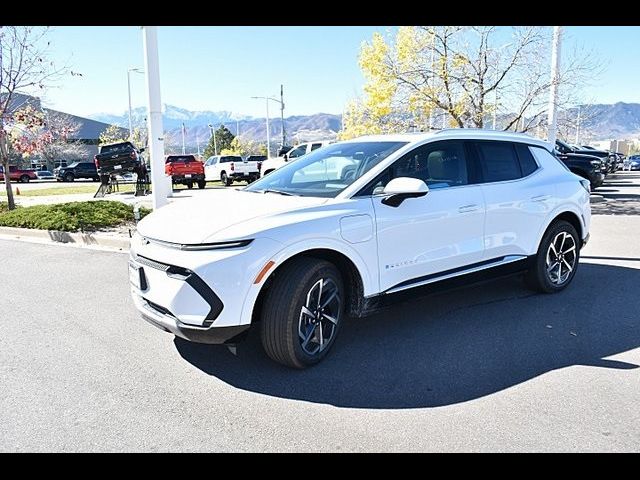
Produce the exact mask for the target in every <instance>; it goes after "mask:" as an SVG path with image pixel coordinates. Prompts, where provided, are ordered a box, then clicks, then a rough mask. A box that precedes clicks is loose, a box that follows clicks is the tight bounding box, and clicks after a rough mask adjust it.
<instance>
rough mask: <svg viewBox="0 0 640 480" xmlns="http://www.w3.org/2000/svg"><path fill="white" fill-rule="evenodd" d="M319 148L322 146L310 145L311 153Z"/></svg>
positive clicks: (318, 144)
mask: <svg viewBox="0 0 640 480" xmlns="http://www.w3.org/2000/svg"><path fill="white" fill-rule="evenodd" d="M321 146H322V144H321V143H312V144H311V151H314V150H316V149H318V148H320V147H321Z"/></svg>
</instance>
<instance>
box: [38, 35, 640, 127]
mask: <svg viewBox="0 0 640 480" xmlns="http://www.w3.org/2000/svg"><path fill="white" fill-rule="evenodd" d="M389 28H391V27H365V26H358V27H353V26H352V27H348V26H343V27H340V26H330V27H320V26H317V27H239V26H238V27H160V28H159V55H160V75H161V88H162V101H163V103H169V104H172V105H176V106H179V107H183V108H188V109H190V110H230V111H233V112H236V113H242V114H247V115H253V116H264V111H265V107H264V102H263V101H259V100H252V99H251V98H249V97H250V96H252V95H276V94H278V92H279V86H280V84H281V83H282V84H284V88H285V104H286V110H285V115H286V116H290V115H306V114H311V113H317V112H328V113H340V112H342V109H343V106H344V104H345V103H346V101H347V100H348V99H350V98H353V97H354V96H356V95H357V94H358V93H359V92H360V91H361V87H362V83H363V78H362V75H361V73H360V70H359V68H358V64H357V57H358V52H359V49H360V45H361V43H362V42H363V41H365V40H368V39H370V38H371V35H372V34H373V32H375V31H379V32H385V31H386V30H388V29H389ZM565 38H566V42H565V44H564V45H563V48H567V49H570V48H571V47H572V45H575V44H579V45H583V46H584V47H586V48H587V49H591V50H593V51H594V52H595V53H596V54H597V55H598V56H599V58H600V59H602V61H603V62H605V64H606V65H607V69H606V71H605V73H604V74H603V75H602V76H601V78H600V79H599V81H598V82H597V84H594V85H593V86H592V87H591V88H590V89H589V90H588V91H587V92H586V97H587V98H589V99H593V100H595V101H597V102H600V103H614V102H616V101H625V102H639V103H640V88H638V87H637V83H638V81H637V79H638V78H640V62H639V61H638V60H639V58H638V54H637V52H638V45H640V27H593V26H589V27H578V26H573V27H565ZM49 39H50V40H51V48H52V58H53V60H54V61H56V62H64V63H66V64H68V65H69V66H70V67H71V69H72V70H73V71H76V72H80V73H82V76H68V77H65V79H64V81H63V82H61V83H60V85H59V86H58V87H56V88H54V89H50V90H49V91H48V92H47V94H46V96H45V98H44V100H45V103H46V104H47V105H49V106H51V107H53V108H57V109H59V110H63V111H67V112H70V113H74V114H78V115H86V114H90V113H97V112H109V113H123V112H124V111H125V110H126V108H127V74H126V72H127V69H128V68H131V67H142V66H143V53H142V32H141V29H140V28H139V27H104V26H102V27H55V28H54V29H53V31H52V32H51V34H50V38H49ZM131 86H132V99H133V105H134V107H135V106H141V105H144V102H145V88H144V76H143V75H139V74H136V73H132V74H131ZM271 106H272V107H277V105H276V104H271Z"/></svg>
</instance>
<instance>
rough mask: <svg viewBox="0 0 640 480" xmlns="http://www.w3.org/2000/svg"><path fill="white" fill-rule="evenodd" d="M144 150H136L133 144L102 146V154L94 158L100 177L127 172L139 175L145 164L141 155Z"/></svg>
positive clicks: (121, 143) (123, 143)
mask: <svg viewBox="0 0 640 480" xmlns="http://www.w3.org/2000/svg"><path fill="white" fill-rule="evenodd" d="M142 152H144V148H136V147H134V146H133V144H132V143H131V142H120V143H112V144H111V145H102V146H101V147H100V153H98V154H97V155H96V156H94V157H93V161H94V162H95V164H96V169H97V170H98V174H100V176H105V175H111V174H121V173H125V172H131V173H139V172H140V171H141V169H142V167H143V164H144V162H143V161H142V157H141V156H140V154H141V153H142Z"/></svg>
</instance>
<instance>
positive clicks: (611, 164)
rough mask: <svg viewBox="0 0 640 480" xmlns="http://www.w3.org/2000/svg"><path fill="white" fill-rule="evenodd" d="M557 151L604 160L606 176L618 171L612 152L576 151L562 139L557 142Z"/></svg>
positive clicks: (583, 149)
mask: <svg viewBox="0 0 640 480" xmlns="http://www.w3.org/2000/svg"><path fill="white" fill-rule="evenodd" d="M556 150H557V152H558V153H560V154H570V153H577V154H584V155H592V156H595V157H598V158H599V159H600V160H602V162H603V164H604V174H605V175H606V174H608V173H612V172H614V171H615V170H616V169H617V166H616V161H615V156H614V155H613V154H611V153H610V152H605V151H604V150H592V149H588V148H587V149H585V148H582V149H576V148H573V147H571V145H569V144H568V143H565V142H563V141H562V140H560V139H557V140H556Z"/></svg>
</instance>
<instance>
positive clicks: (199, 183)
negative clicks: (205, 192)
mask: <svg viewBox="0 0 640 480" xmlns="http://www.w3.org/2000/svg"><path fill="white" fill-rule="evenodd" d="M206 186H207V182H206V180H198V188H204V187H206Z"/></svg>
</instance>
